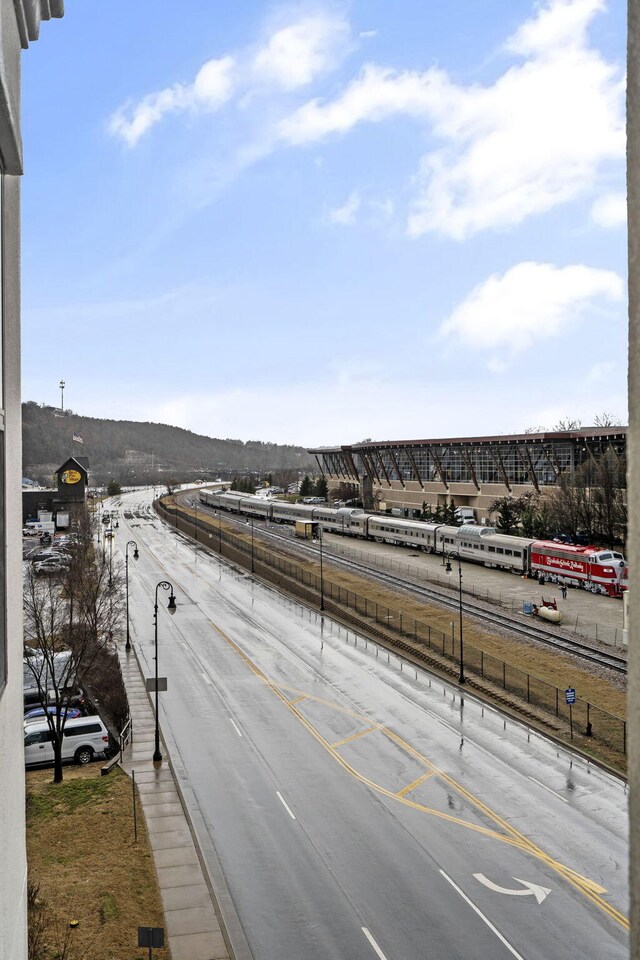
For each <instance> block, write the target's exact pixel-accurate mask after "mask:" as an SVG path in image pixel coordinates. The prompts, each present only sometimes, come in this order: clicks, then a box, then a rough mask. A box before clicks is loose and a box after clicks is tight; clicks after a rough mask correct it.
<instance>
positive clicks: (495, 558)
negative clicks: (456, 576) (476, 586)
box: [438, 524, 533, 575]
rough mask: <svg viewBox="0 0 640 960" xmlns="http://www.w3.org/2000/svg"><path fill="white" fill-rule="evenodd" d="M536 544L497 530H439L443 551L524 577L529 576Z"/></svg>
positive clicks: (466, 528)
mask: <svg viewBox="0 0 640 960" xmlns="http://www.w3.org/2000/svg"><path fill="white" fill-rule="evenodd" d="M532 543H533V540H527V539H525V538H523V537H510V536H507V535H506V534H503V533H498V532H497V530H496V528H495V527H478V526H475V525H472V524H463V526H461V527H447V526H442V527H440V528H439V529H438V544H439V551H440V552H442V551H443V550H444V552H445V553H447V552H449V551H452V550H453V551H454V552H455V553H458V554H459V555H460V557H461V559H462V560H471V561H473V562H475V563H481V564H483V565H484V566H485V567H495V568H496V569H499V570H508V571H510V572H511V573H518V574H520V575H522V574H526V573H528V572H529V561H530V557H529V553H530V547H531V544H532Z"/></svg>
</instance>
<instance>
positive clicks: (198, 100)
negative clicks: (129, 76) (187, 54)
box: [108, 57, 234, 147]
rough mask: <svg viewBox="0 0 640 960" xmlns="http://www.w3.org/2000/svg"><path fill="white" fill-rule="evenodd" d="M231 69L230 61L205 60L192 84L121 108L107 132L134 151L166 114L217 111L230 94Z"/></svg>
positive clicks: (231, 61) (231, 91) (174, 87)
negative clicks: (117, 137) (187, 111)
mask: <svg viewBox="0 0 640 960" xmlns="http://www.w3.org/2000/svg"><path fill="white" fill-rule="evenodd" d="M233 67H234V60H233V58H232V57H222V59H220V60H208V61H207V62H206V63H205V64H203V66H202V67H201V68H200V69H199V70H198V73H197V74H196V76H195V78H194V80H193V81H192V83H176V84H174V85H173V86H172V87H166V88H165V89H164V90H158V91H157V92H155V93H150V94H147V96H145V97H143V98H142V99H141V100H140V101H139V102H138V103H137V104H132V103H128V104H125V106H123V107H121V108H120V109H119V110H117V111H116V112H115V113H114V114H113V115H112V117H111V118H110V120H109V124H108V128H109V132H110V133H112V134H113V135H114V136H119V137H121V138H122V139H123V140H124V141H125V143H126V144H127V146H129V147H134V146H135V145H136V144H137V142H138V140H139V139H140V137H142V136H143V135H144V134H145V133H147V131H148V130H150V129H151V127H153V126H154V125H155V124H156V123H159V121H160V120H162V119H164V117H165V116H166V115H167V114H169V113H176V112H178V111H185V110H206V111H212V110H217V109H218V108H219V107H221V106H222V105H223V104H224V103H226V102H227V101H228V100H229V99H230V97H231V95H232V93H233V78H232V72H233Z"/></svg>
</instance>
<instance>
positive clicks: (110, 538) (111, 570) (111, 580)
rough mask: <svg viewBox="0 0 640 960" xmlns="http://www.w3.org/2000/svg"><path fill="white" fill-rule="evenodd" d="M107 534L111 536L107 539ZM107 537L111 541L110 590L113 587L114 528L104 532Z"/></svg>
mask: <svg viewBox="0 0 640 960" xmlns="http://www.w3.org/2000/svg"><path fill="white" fill-rule="evenodd" d="M107 533H108V534H109V536H108V537H107ZM104 535H105V537H106V538H107V539H108V541H109V590H111V587H112V586H113V527H111V526H110V527H109V528H108V530H105V532H104Z"/></svg>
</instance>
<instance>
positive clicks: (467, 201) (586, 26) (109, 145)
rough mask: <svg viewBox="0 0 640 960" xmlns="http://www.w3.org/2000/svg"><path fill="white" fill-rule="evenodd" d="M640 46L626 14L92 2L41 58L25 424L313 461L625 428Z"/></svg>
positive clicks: (485, 7)
mask: <svg viewBox="0 0 640 960" xmlns="http://www.w3.org/2000/svg"><path fill="white" fill-rule="evenodd" d="M178 11H179V12H178ZM625 42H626V35H625V4H624V3H622V2H621V0H617V2H613V0H610V2H609V3H606V2H605V0H541V2H532V0H458V2H456V3H450V4H441V3H427V2H425V0H393V3H389V2H388V0H335V2H333V0H317V2H305V0H302V2H300V3H277V2H276V3H269V2H267V0H242V2H241V3H229V2H228V0H185V2H184V3H183V4H182V5H178V6H176V4H175V3H170V2H168V0H153V2H152V0H135V3H131V2H130V0H126V2H125V0H110V2H109V3H108V4H99V3H89V2H87V0H65V16H64V18H63V19H62V20H53V21H50V22H48V23H43V25H42V29H41V34H40V39H39V40H38V41H37V43H34V44H32V45H31V47H30V48H29V49H28V50H27V51H25V52H24V53H23V60H22V64H23V103H22V109H23V141H24V157H25V164H24V166H25V173H24V178H23V183H22V197H23V200H22V205H23V226H22V258H23V262H22V279H23V308H22V309H23V398H24V399H25V400H35V401H37V402H40V403H47V404H52V405H57V404H59V402H60V391H59V389H58V383H59V381H60V379H64V381H65V383H66V388H65V395H64V404H65V407H68V408H71V409H73V410H74V411H75V412H77V413H79V414H82V415H84V416H93V417H108V418H112V419H129V420H140V421H156V422H162V423H169V424H173V425H175V426H180V427H185V428H187V429H189V430H192V431H194V432H196V433H202V434H205V435H207V436H214V437H222V438H226V437H229V438H238V439H241V440H245V441H246V440H263V441H272V442H277V443H295V444H300V445H303V446H329V445H337V444H348V443H356V442H358V441H359V440H363V439H365V438H372V439H375V440H391V439H398V440H401V439H427V438H437V437H460V436H483V435H494V434H500V433H520V432H523V431H524V430H527V429H531V428H534V427H542V428H550V427H552V426H553V425H554V424H555V423H557V422H558V421H559V420H561V419H567V418H569V419H572V420H580V421H582V423H583V425H590V424H592V423H593V422H594V418H595V417H596V416H597V415H601V414H603V413H605V412H606V413H609V414H612V415H613V416H614V417H616V418H618V419H619V420H620V421H621V422H624V423H626V418H627V406H626V362H627V360H626V343H627V305H626V211H625V168H624V153H625V133H624V96H625V93H624V90H625Z"/></svg>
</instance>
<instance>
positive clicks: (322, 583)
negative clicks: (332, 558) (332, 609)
mask: <svg viewBox="0 0 640 960" xmlns="http://www.w3.org/2000/svg"><path fill="white" fill-rule="evenodd" d="M322 534H323V530H322V524H318V536H319V538H320V610H324V571H323V567H322V540H323V537H322Z"/></svg>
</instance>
